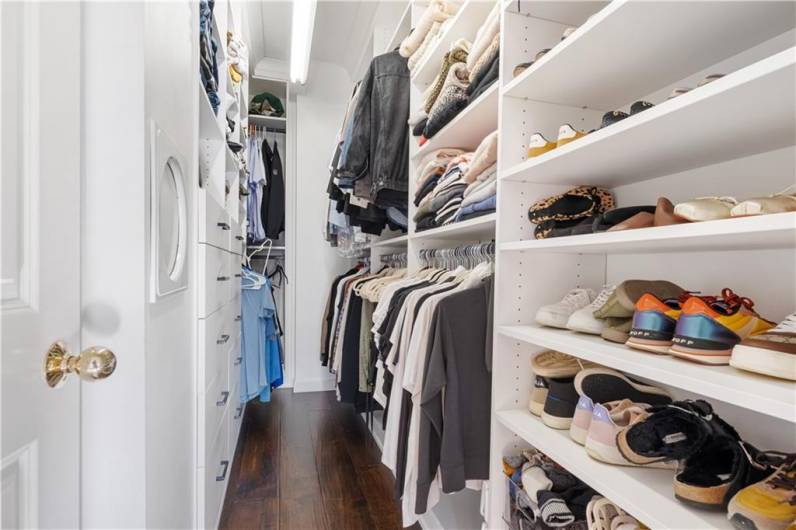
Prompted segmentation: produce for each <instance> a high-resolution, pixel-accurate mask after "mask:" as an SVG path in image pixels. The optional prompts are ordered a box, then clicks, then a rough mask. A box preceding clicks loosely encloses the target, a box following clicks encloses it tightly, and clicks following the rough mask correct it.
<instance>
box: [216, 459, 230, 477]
mask: <svg viewBox="0 0 796 530" xmlns="http://www.w3.org/2000/svg"><path fill="white" fill-rule="evenodd" d="M221 467H223V468H224V471H222V472H221V474H220V475H217V476H216V482H224V481H225V480H226V479H227V470H228V469H229V460H222V461H221Z"/></svg>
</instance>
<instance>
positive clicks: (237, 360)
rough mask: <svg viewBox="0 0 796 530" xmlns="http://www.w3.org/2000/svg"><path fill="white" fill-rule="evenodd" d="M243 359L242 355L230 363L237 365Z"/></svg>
mask: <svg viewBox="0 0 796 530" xmlns="http://www.w3.org/2000/svg"><path fill="white" fill-rule="evenodd" d="M242 360H243V357H236V358H235V361H234V362H233V363H232V366H239V365H240V362H241V361H242Z"/></svg>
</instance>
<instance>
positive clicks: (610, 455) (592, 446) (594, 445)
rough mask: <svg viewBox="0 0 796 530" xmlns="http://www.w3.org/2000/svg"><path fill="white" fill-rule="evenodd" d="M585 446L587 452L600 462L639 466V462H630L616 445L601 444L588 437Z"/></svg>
mask: <svg viewBox="0 0 796 530" xmlns="http://www.w3.org/2000/svg"><path fill="white" fill-rule="evenodd" d="M584 446H585V448H586V454H588V455H589V456H590V457H592V458H593V459H595V460H597V461H599V462H605V463H606V464H613V465H616V466H629V467H638V465H637V464H634V463H633V462H628V461H627V459H626V458H625V457H623V456H622V453H620V452H619V450H618V449H617V448H616V446H614V447H611V446H608V445H605V444H601V443H599V442H595V441H594V440H593V439H591V438H588V437H587V438H586V443H585V444H584Z"/></svg>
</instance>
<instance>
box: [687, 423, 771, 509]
mask: <svg viewBox="0 0 796 530" xmlns="http://www.w3.org/2000/svg"><path fill="white" fill-rule="evenodd" d="M781 461H782V458H781V457H780V458H779V459H778V460H777V464H779V463H781ZM680 469H681V471H679V472H678V473H677V474H676V475H675V477H674V496H675V498H676V499H677V500H679V501H682V502H684V503H686V504H688V505H690V506H693V507H695V508H701V509H705V510H714V511H725V510H727V506H728V504H729V502H730V500H731V499H732V498H733V497H734V496H735V494H736V493H738V492H739V491H740V490H741V489H743V488H745V487H746V486H749V485H751V484H754V483H756V482H759V481H761V480H763V479H765V478H766V477H767V476H769V475H771V473H773V472H774V470H775V467H774V466H772V465H771V455H769V454H766V453H763V452H761V451H758V450H757V449H755V447H754V446H752V445H751V444H749V443H747V442H744V441H742V440H740V439H738V438H732V437H728V436H713V437H711V438H710V439H709V440H708V441H707V442H706V443H705V444H704V445H703V446H702V447H701V448H700V449H699V451H697V452H696V453H695V454H694V455H692V456H690V457H689V458H687V459H686V461H685V462H684V463H683V464H682V466H681V468H680Z"/></svg>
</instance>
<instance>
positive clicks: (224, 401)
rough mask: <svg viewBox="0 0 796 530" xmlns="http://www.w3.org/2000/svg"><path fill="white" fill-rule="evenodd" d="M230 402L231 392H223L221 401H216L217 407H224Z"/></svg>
mask: <svg viewBox="0 0 796 530" xmlns="http://www.w3.org/2000/svg"><path fill="white" fill-rule="evenodd" d="M227 401H229V392H221V399H220V400H218V401H216V407H223V406H224V405H226V404H227Z"/></svg>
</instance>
